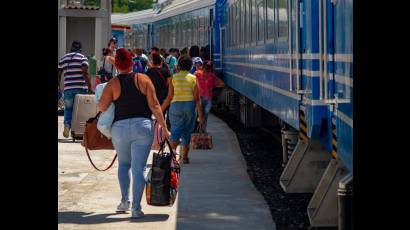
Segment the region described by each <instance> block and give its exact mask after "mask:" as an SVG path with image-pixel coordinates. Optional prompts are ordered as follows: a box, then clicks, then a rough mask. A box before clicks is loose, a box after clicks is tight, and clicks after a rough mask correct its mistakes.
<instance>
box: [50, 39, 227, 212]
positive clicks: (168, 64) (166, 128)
mask: <svg viewBox="0 0 410 230" xmlns="http://www.w3.org/2000/svg"><path fill="white" fill-rule="evenodd" d="M116 46H117V41H116V40H115V39H111V40H110V41H109V42H108V44H107V47H106V48H104V49H103V55H102V57H101V58H99V59H98V61H96V59H95V58H91V59H90V64H89V61H88V59H87V58H86V57H85V56H84V55H83V54H81V43H80V42H78V41H75V42H73V44H72V48H71V52H69V53H67V54H66V55H64V56H63V57H62V58H61V60H60V62H59V65H58V70H59V74H58V77H59V82H61V84H60V86H59V89H60V90H64V96H65V97H64V103H65V110H64V131H63V136H64V137H66V138H68V137H69V131H70V126H71V116H72V115H71V113H72V107H73V103H74V97H75V95H76V94H86V93H92V91H93V87H92V84H91V80H90V74H91V75H93V74H95V75H96V76H97V77H98V79H99V82H100V83H104V82H107V85H106V86H105V88H104V91H103V94H102V95H101V98H100V101H99V104H98V108H99V110H100V111H101V112H104V111H106V110H107V109H108V107H109V106H110V104H111V103H113V104H114V105H115V114H114V122H113V124H112V130H111V134H112V142H113V145H114V148H115V150H116V151H117V154H118V162H119V167H118V178H119V183H120V188H121V197H122V198H121V202H120V204H119V205H118V207H117V211H127V210H129V209H130V207H131V203H130V201H129V194H128V191H129V187H130V175H129V171H130V170H131V172H132V178H133V181H134V182H133V183H134V184H133V187H132V191H133V200H132V217H135V218H138V217H141V216H143V212H142V211H141V206H140V202H141V197H142V193H143V189H144V179H143V168H144V166H145V164H146V161H147V157H148V155H149V152H150V149H151V145H152V141H153V132H154V126H153V121H152V117H155V119H156V120H157V121H158V122H159V124H160V126H161V127H162V133H163V135H164V138H166V139H169V140H170V142H171V145H172V148H173V149H174V151H176V148H177V146H178V145H181V155H182V161H183V162H184V163H186V164H188V163H189V157H188V153H189V143H190V137H191V134H192V132H193V131H194V127H195V125H196V124H197V125H198V126H199V127H202V129H203V130H204V131H206V125H207V118H208V114H209V112H210V109H211V106H212V90H213V88H214V87H216V86H223V82H222V81H220V80H219V79H218V78H217V77H216V75H215V73H214V68H213V63H212V61H211V60H210V58H209V49H208V50H207V48H206V47H203V48H201V49H200V48H199V47H198V46H192V47H190V48H188V47H186V48H184V49H182V50H181V51H180V50H179V49H177V48H171V49H169V50H166V49H164V48H162V49H159V48H158V47H152V48H151V49H150V52H149V53H148V52H147V51H145V50H144V49H141V48H133V49H129V50H127V49H124V48H120V49H117V48H116ZM95 62H98V63H97V64H96V63H95ZM91 63H92V64H91ZM91 66H92V68H93V70H90V69H89V67H90V68H91ZM97 66H99V68H97ZM95 68H97V69H98V71H96V70H95ZM91 77H93V76H91ZM60 79H61V80H60Z"/></svg>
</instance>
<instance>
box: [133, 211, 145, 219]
mask: <svg viewBox="0 0 410 230" xmlns="http://www.w3.org/2000/svg"><path fill="white" fill-rule="evenodd" d="M143 216H144V212H142V211H132V213H131V218H135V219H137V218H141V217H143Z"/></svg>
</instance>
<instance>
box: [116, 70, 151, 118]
mask: <svg viewBox="0 0 410 230" xmlns="http://www.w3.org/2000/svg"><path fill="white" fill-rule="evenodd" d="M134 76H135V75H134V73H131V74H120V75H118V76H117V77H118V80H119V81H120V86H121V94H120V96H119V97H118V98H117V100H115V101H114V105H115V116H114V122H116V121H119V120H124V119H128V118H134V117H145V118H151V115H152V113H151V110H150V108H149V106H148V102H147V98H146V96H145V95H144V94H142V93H141V91H140V90H139V89H137V87H136V86H135V82H134ZM137 84H138V77H137Z"/></svg>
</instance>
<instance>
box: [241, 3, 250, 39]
mask: <svg viewBox="0 0 410 230" xmlns="http://www.w3.org/2000/svg"><path fill="white" fill-rule="evenodd" d="M247 1H248V0H243V2H242V6H243V11H242V12H243V14H242V18H243V27H242V28H243V45H244V47H245V46H246V43H247V35H246V34H247V31H248V20H249V19H248V15H247V8H248V3H247Z"/></svg>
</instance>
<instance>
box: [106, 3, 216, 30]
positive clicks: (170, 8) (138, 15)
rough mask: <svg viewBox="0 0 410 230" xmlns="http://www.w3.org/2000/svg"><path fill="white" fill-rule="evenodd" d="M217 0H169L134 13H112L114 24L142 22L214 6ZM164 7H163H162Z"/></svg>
mask: <svg viewBox="0 0 410 230" xmlns="http://www.w3.org/2000/svg"><path fill="white" fill-rule="evenodd" d="M214 4H215V0H173V1H167V4H158V5H157V6H156V7H154V8H153V9H148V10H142V11H137V12H132V13H126V14H121V13H115V14H112V15H111V23H113V24H123V25H132V24H142V23H149V22H154V21H158V20H161V19H165V18H168V17H172V16H175V15H179V14H182V13H185V12H189V11H193V10H197V9H200V8H203V7H208V6H212V5H214ZM162 7H163V8H162Z"/></svg>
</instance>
